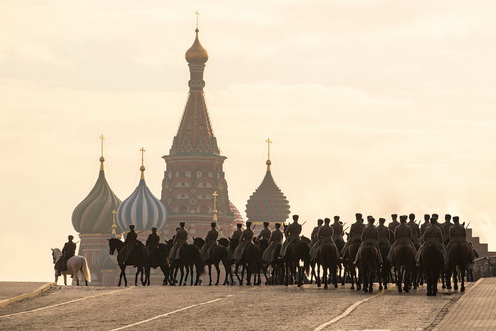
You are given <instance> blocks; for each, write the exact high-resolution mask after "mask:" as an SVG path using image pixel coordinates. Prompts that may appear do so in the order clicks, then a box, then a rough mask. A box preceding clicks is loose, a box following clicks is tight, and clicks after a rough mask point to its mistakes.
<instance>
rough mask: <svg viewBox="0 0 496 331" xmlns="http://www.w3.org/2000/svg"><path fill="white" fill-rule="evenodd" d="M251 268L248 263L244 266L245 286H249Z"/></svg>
mask: <svg viewBox="0 0 496 331" xmlns="http://www.w3.org/2000/svg"><path fill="white" fill-rule="evenodd" d="M252 268H253V266H252V265H250V263H247V264H246V285H247V286H250V285H251V274H252ZM253 278H254V279H253V282H255V276H253Z"/></svg>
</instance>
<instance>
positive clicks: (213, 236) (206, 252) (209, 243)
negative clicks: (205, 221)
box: [200, 222, 219, 261]
mask: <svg viewBox="0 0 496 331" xmlns="http://www.w3.org/2000/svg"><path fill="white" fill-rule="evenodd" d="M210 226H211V227H212V229H210V231H208V233H207V236H206V237H205V245H203V247H202V248H201V250H200V254H201V257H202V260H203V261H207V260H208V259H210V251H211V249H212V247H214V246H215V245H217V238H218V237H219V232H218V231H217V229H216V228H215V227H216V226H217V223H216V222H212V223H210Z"/></svg>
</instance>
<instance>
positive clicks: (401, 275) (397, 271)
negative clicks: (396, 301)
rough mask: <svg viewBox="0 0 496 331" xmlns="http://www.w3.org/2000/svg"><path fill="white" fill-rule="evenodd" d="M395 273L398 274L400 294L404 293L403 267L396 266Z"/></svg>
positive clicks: (397, 281) (397, 282)
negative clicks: (402, 284)
mask: <svg viewBox="0 0 496 331" xmlns="http://www.w3.org/2000/svg"><path fill="white" fill-rule="evenodd" d="M395 273H396V286H397V287H398V292H400V293H401V292H403V289H402V288H401V281H402V279H403V268H402V267H401V266H396V268H395Z"/></svg>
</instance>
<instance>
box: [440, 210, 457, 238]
mask: <svg viewBox="0 0 496 331" xmlns="http://www.w3.org/2000/svg"><path fill="white" fill-rule="evenodd" d="M453 221H454V220H453ZM442 226H443V233H444V245H446V246H448V244H449V242H450V239H451V235H450V228H451V227H452V226H453V223H451V215H450V214H446V215H444V223H443V224H442Z"/></svg>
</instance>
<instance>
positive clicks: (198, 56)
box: [185, 28, 208, 64]
mask: <svg viewBox="0 0 496 331" xmlns="http://www.w3.org/2000/svg"><path fill="white" fill-rule="evenodd" d="M199 31H200V30H198V28H196V30H195V32H196V38H195V41H194V42H193V45H192V46H191V47H190V48H189V49H188V50H187V51H186V55H185V57H186V61H188V63H189V64H205V63H206V62H207V61H208V53H207V50H206V49H205V48H203V46H202V45H201V44H200V40H199V39H198V32H199Z"/></svg>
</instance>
